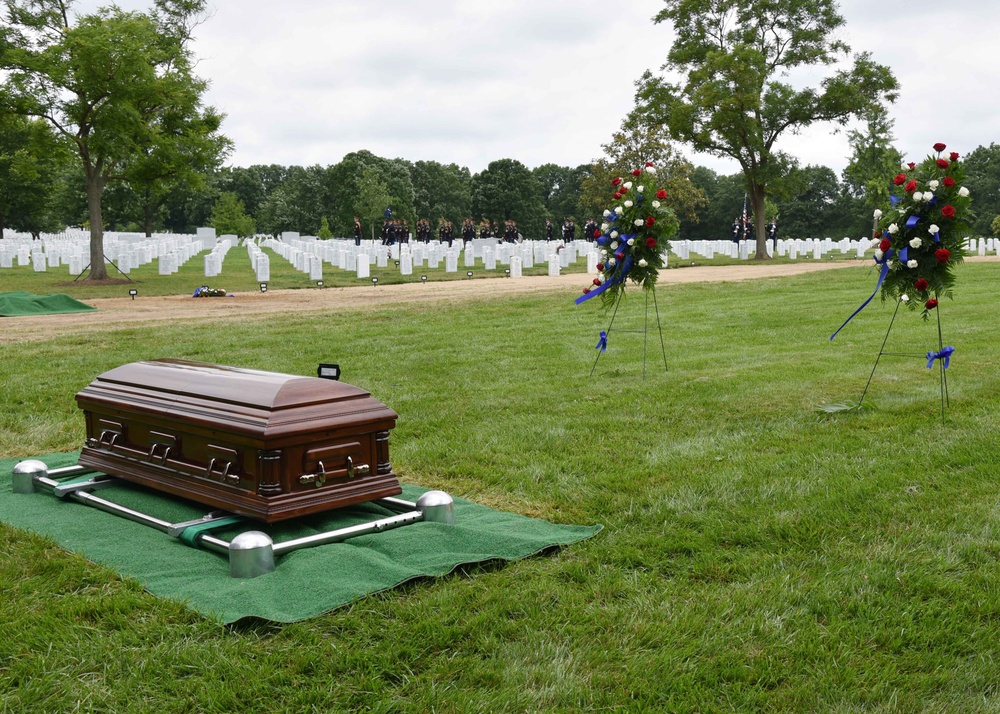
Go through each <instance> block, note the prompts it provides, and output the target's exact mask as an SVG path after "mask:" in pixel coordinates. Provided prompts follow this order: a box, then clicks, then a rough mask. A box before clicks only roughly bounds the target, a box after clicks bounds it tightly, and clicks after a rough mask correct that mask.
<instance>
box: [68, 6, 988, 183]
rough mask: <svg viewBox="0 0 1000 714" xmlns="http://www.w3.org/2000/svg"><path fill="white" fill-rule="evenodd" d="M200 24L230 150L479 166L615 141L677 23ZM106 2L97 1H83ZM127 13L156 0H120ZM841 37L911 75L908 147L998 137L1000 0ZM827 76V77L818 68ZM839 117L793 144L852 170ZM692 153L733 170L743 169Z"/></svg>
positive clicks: (509, 14)
mask: <svg viewBox="0 0 1000 714" xmlns="http://www.w3.org/2000/svg"><path fill="white" fill-rule="evenodd" d="M210 2H212V16H211V17H210V18H208V19H207V20H206V21H205V22H204V23H203V24H202V25H201V26H200V27H199V28H198V30H197V32H196V42H195V44H194V51H195V53H196V54H197V56H198V58H199V64H198V67H197V72H198V74H199V75H200V76H202V77H204V78H206V79H208V80H209V81H210V82H211V86H210V89H209V91H208V95H207V97H206V100H207V103H209V104H212V105H214V106H215V107H217V108H218V109H219V110H220V111H222V112H224V113H225V114H226V115H227V118H226V120H225V122H224V124H223V132H224V133H225V134H226V135H227V136H229V137H230V138H232V139H233V140H234V141H235V143H236V149H235V151H234V153H233V155H232V156H231V158H230V160H229V163H230V164H231V165H237V166H248V165H250V164H270V163H277V164H285V165H290V164H299V165H312V164H319V165H322V166H326V165H329V164H334V163H337V162H338V161H340V159H341V158H342V157H343V156H344V154H346V153H348V152H351V151H357V150H359V149H368V150H370V151H372V152H374V153H376V154H378V155H381V156H386V157H390V158H391V157H401V158H405V159H408V160H410V161H417V160H435V161H440V162H443V163H452V162H454V163H457V164H459V165H462V166H467V167H469V169H470V170H471V171H473V172H474V173H475V172H477V171H481V170H482V169H484V168H485V167H486V165H487V164H488V163H489V162H490V161H492V160H495V159H500V158H514V159H518V160H519V161H521V162H523V163H524V164H526V165H527V166H529V167H534V166H538V165H540V164H543V163H548V162H553V163H557V164H561V165H568V166H576V165H579V164H583V163H588V162H589V161H590V160H592V159H594V158H596V157H598V156H599V155H600V154H601V148H600V146H601V144H602V143H606V142H607V141H608V140H609V139H610V137H611V134H612V133H613V132H614V131H615V130H616V129H617V128H618V127H619V125H620V124H621V121H622V119H623V118H624V117H625V115H626V114H627V113H628V112H629V110H630V109H631V108H632V106H633V94H634V82H635V80H636V79H638V77H639V76H640V75H641V74H642V72H643V71H644V70H646V69H652V70H656V69H658V67H659V66H660V65H661V64H662V63H663V61H664V59H665V57H666V54H667V52H668V50H669V48H670V44H671V38H672V31H671V29H670V27H669V25H667V24H660V25H654V24H653V23H652V20H651V18H652V17H653V15H654V14H655V13H656V12H657V11H658V10H659V9H660V8H661V7H663V2H662V0H625V1H624V2H609V1H608V0H283V2H281V3H276V2H273V0H266V1H265V0H214V1H212V0H210ZM103 4H107V3H103V2H99V0H83V1H82V2H80V3H78V5H77V7H78V9H80V10H89V9H91V8H93V7H96V6H98V5H103ZM118 4H119V5H120V6H122V7H124V8H126V9H132V8H140V9H145V8H148V7H149V6H150V5H151V2H148V1H145V2H144V1H143V0H120V2H119V3H118ZM840 8H841V12H842V14H843V15H844V17H845V18H846V21H847V22H846V27H845V28H844V29H843V32H842V33H841V39H844V40H845V41H847V43H848V44H849V45H850V46H851V48H852V50H853V51H855V52H862V51H867V52H871V53H872V54H873V56H874V58H875V60H876V61H877V62H879V63H881V64H885V65H888V66H889V67H890V68H891V69H892V71H893V73H894V74H895V75H896V78H897V79H898V80H899V82H900V84H901V96H900V99H899V101H898V102H897V103H896V104H895V105H894V106H893V107H892V108H891V116H892V117H893V118H894V119H895V120H896V124H895V136H896V146H897V148H899V149H900V150H901V151H902V152H903V154H904V156H907V157H908V158H913V159H919V158H922V157H923V156H924V155H925V154H927V153H929V152H930V151H931V148H930V147H931V145H932V144H933V143H935V142H938V141H941V142H945V143H946V144H948V147H949V150H955V151H959V152H961V153H963V154H964V153H967V152H969V151H971V150H972V149H974V148H975V147H976V146H979V145H980V144H987V145H988V144H989V143H990V142H992V141H1000V111H998V102H997V89H998V87H1000V70H998V69H997V68H998V66H1000V64H998V63H997V62H996V56H997V54H998V52H997V43H998V39H1000V2H997V0H966V2H964V3H961V4H948V3H942V2H940V0H908V2H905V3H903V2H886V1H885V0H842V2H841V3H840ZM819 76H821V75H816V77H815V78H818V77H819ZM834 128H835V127H834V126H833V125H830V124H825V125H818V126H816V127H815V128H812V129H810V130H808V132H804V133H803V134H802V135H800V136H786V137H785V138H784V139H781V140H779V144H778V148H780V149H783V150H785V151H787V152H789V153H791V154H792V155H794V156H796V157H797V158H798V159H799V160H800V162H802V163H803V164H807V163H818V164H823V165H826V166H830V167H831V168H833V169H835V170H836V171H838V172H839V171H840V170H841V169H842V168H843V167H844V165H845V164H846V163H847V160H848V155H849V150H848V147H847V141H846V138H845V136H844V134H843V133H842V132H841V133H839V134H837V133H834V131H833V130H834ZM683 151H684V152H685V153H686V154H687V155H688V156H689V158H691V160H692V161H694V162H695V163H696V164H702V165H705V166H709V167H710V168H713V169H715V170H716V171H720V172H724V173H733V172H735V171H737V170H738V166H737V165H736V164H735V163H733V162H731V161H723V160H720V159H716V158H713V157H711V156H708V155H705V154H694V153H692V152H691V151H690V150H689V149H687V148H683Z"/></svg>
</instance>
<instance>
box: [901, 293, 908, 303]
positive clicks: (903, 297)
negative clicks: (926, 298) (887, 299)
mask: <svg viewBox="0 0 1000 714" xmlns="http://www.w3.org/2000/svg"><path fill="white" fill-rule="evenodd" d="M899 299H900V301H901V302H910V296H909V295H907V294H906V293H903V294H902V295H900V296H899Z"/></svg>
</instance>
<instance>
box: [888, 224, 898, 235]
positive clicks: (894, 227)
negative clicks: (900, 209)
mask: <svg viewBox="0 0 1000 714" xmlns="http://www.w3.org/2000/svg"><path fill="white" fill-rule="evenodd" d="M886 230H887V231H889V232H890V233H892V234H893V235H896V234H897V233H899V226H897V225H896V224H895V223H891V224H890V225H889V227H888V228H887V229H886Z"/></svg>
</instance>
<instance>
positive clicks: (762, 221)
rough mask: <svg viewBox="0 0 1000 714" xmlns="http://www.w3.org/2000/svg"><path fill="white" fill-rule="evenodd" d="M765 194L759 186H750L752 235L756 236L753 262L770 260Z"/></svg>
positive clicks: (754, 184)
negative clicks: (755, 250)
mask: <svg viewBox="0 0 1000 714" xmlns="http://www.w3.org/2000/svg"><path fill="white" fill-rule="evenodd" d="M766 195H767V194H766V193H765V190H764V187H763V186H761V185H760V184H756V183H751V184H750V208H751V210H752V211H753V227H754V234H755V235H756V236H757V252H756V254H755V255H754V260H770V259H771V256H769V255H768V254H767V216H765V215H764V211H765V210H766V208H765V207H764V198H765V196H766Z"/></svg>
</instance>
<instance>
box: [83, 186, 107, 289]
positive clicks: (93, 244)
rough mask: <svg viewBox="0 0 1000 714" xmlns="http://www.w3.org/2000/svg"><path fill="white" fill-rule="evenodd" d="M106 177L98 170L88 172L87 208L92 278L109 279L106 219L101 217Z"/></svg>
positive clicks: (90, 277)
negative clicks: (106, 260)
mask: <svg viewBox="0 0 1000 714" xmlns="http://www.w3.org/2000/svg"><path fill="white" fill-rule="evenodd" d="M104 183H105V179H104V177H103V176H101V175H100V173H98V172H96V171H88V172H87V210H88V213H89V214H90V276H89V279H90V280H107V278H108V270H107V268H105V267H104V219H103V218H102V217H101V195H102V194H103V193H104Z"/></svg>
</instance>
